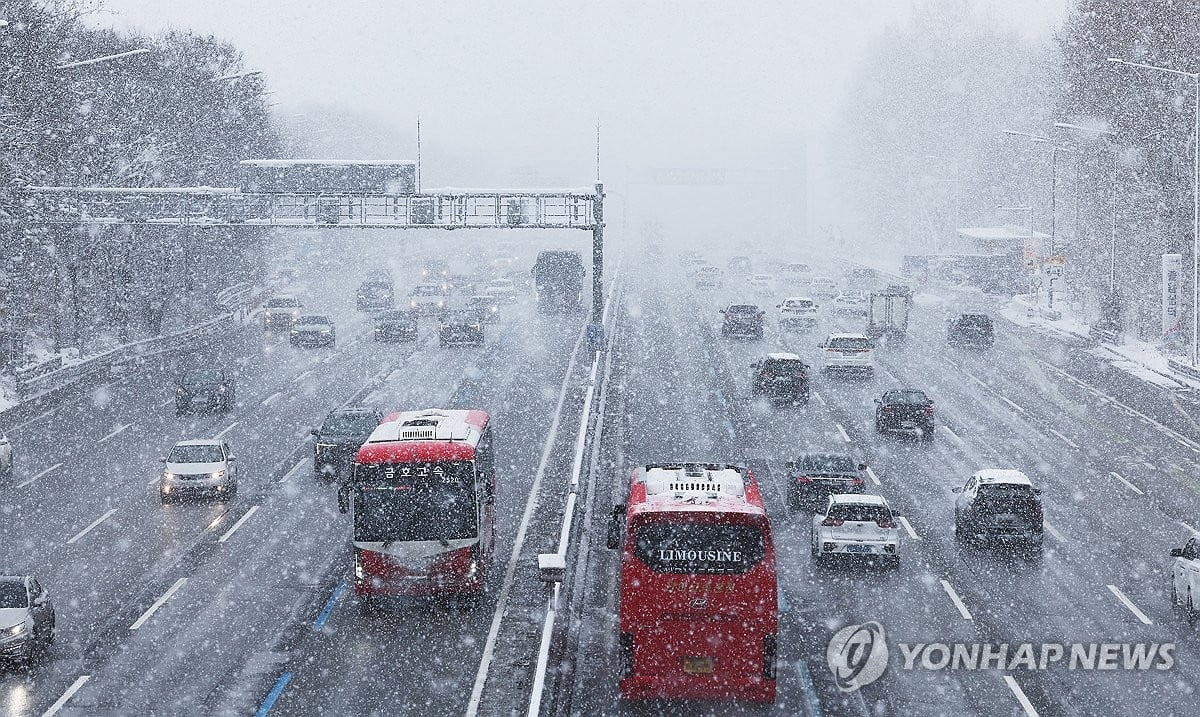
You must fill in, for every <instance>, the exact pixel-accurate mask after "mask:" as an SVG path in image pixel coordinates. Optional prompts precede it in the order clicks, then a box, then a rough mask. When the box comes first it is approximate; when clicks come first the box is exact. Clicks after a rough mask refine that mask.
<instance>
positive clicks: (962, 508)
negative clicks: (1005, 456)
mask: <svg viewBox="0 0 1200 717" xmlns="http://www.w3.org/2000/svg"><path fill="white" fill-rule="evenodd" d="M954 492H955V493H957V494H958V498H956V499H955V501H954V537H955V538H957V539H958V540H960V541H968V542H971V543H999V544H1005V545H1012V544H1017V545H1021V546H1025V547H1028V548H1031V549H1034V550H1041V548H1042V528H1043V524H1042V499H1041V491H1040V490H1038V489H1037V488H1034V487H1033V484H1032V483H1030V482H1029V478H1028V477H1026V475H1025V474H1024V473H1022V472H1021V471H1015V470H997V469H988V470H981V471H979V472H977V473H976V474H975V475H973V476H971V478H970V479H969V480H968V481H967V482H966V485H963V486H962V487H961V488H955V489H954Z"/></svg>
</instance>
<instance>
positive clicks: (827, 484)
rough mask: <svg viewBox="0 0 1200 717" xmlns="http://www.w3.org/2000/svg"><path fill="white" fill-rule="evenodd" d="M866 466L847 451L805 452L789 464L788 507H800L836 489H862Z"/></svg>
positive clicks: (818, 499)
mask: <svg viewBox="0 0 1200 717" xmlns="http://www.w3.org/2000/svg"><path fill="white" fill-rule="evenodd" d="M866 469H867V466H866V464H865V463H859V462H858V461H857V460H855V459H854V457H853V456H851V455H849V454H848V453H804V454H802V455H801V456H800V457H799V458H797V459H796V460H794V461H788V464H787V473H788V477H787V502H788V507H790V508H791V509H792V510H800V509H801V508H802V507H803V506H805V505H810V506H811V505H814V504H816V503H819V502H820V501H823V500H825V499H826V498H828V497H829V496H830V495H833V494H834V493H862V492H863V485H864V482H863V478H862V472H863V471H865V470H866Z"/></svg>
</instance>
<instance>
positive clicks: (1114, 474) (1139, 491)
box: [1109, 471, 1146, 495]
mask: <svg viewBox="0 0 1200 717" xmlns="http://www.w3.org/2000/svg"><path fill="white" fill-rule="evenodd" d="M1109 475H1110V476H1112V477H1113V478H1116V479H1117V480H1119V481H1121V482H1122V483H1124V484H1125V487H1126V488H1128V489H1129V490H1131V491H1133V492H1134V493H1137V494H1138V495H1146V494H1145V493H1143V492H1142V489H1141V488H1138V487H1137V486H1136V485H1134V484H1132V483H1130V482H1129V481H1127V480H1125V477H1124V476H1122V475H1121V474H1120V473H1117V472H1116V471H1112V472H1110V473H1109Z"/></svg>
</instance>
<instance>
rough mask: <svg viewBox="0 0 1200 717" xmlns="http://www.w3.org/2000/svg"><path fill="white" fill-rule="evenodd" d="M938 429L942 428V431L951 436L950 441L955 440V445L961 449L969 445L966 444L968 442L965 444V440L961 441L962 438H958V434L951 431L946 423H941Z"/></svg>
mask: <svg viewBox="0 0 1200 717" xmlns="http://www.w3.org/2000/svg"><path fill="white" fill-rule="evenodd" d="M938 428H940V429H942V430H943V431H945V432H946V433H947V434H948V435H949V436H950V439H951V440H953V441H954V443H955V444H956V445H958V446H960V447H962V446H966V445H967V444H966V442H965V441H963V439H961V438H959V437H958V434H957V433H955V432H954V431H952V430H950V426H947V425H946V424H944V423H939V424H938Z"/></svg>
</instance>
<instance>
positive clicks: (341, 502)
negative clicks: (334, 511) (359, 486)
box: [338, 485, 350, 513]
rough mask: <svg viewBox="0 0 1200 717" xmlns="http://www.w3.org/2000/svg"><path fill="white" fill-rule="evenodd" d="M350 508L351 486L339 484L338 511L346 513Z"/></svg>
mask: <svg viewBox="0 0 1200 717" xmlns="http://www.w3.org/2000/svg"><path fill="white" fill-rule="evenodd" d="M348 510H350V488H349V487H348V486H345V485H341V486H338V512H339V513H345V512H346V511H348Z"/></svg>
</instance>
